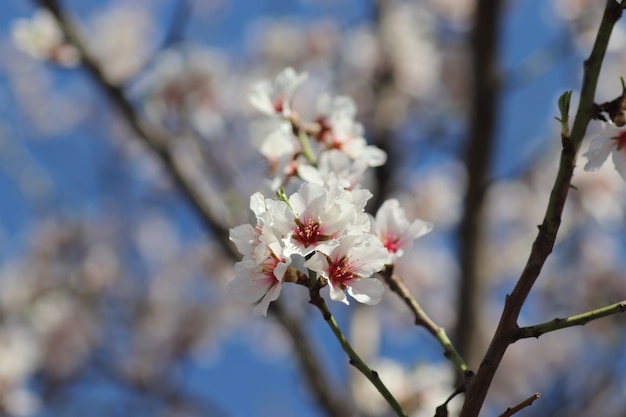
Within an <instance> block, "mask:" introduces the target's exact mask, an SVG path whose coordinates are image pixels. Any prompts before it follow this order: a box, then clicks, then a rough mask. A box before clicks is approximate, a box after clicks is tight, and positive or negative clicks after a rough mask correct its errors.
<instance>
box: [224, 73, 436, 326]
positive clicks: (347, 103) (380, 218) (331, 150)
mask: <svg viewBox="0 0 626 417" xmlns="http://www.w3.org/2000/svg"><path fill="white" fill-rule="evenodd" d="M306 79H307V75H306V73H297V72H296V71H295V70H293V69H292V68H287V69H286V70H284V71H283V72H281V73H280V74H279V75H278V76H277V77H276V79H275V80H274V81H273V82H270V81H262V82H259V83H257V84H255V85H254V86H253V87H252V92H251V95H250V102H251V103H252V105H253V106H254V107H255V108H256V109H257V110H259V111H260V112H261V114H262V115H263V116H264V119H263V120H261V121H260V122H259V123H258V124H257V125H255V127H254V144H255V145H256V147H257V149H258V150H259V152H260V153H261V154H262V155H263V156H264V157H265V158H266V160H267V162H268V166H269V173H270V176H271V177H270V181H269V183H268V189H269V190H270V192H272V193H273V194H274V195H272V196H271V197H268V196H265V195H263V193H261V192H257V193H255V194H253V195H252V197H251V199H250V209H251V210H252V212H253V213H254V216H255V222H254V224H243V225H240V226H238V227H235V228H233V229H231V232H230V238H231V240H232V241H233V242H234V243H235V245H236V246H237V249H238V250H239V252H240V253H241V254H242V255H243V259H242V260H241V261H240V262H238V263H237V264H236V266H235V270H236V273H237V276H236V278H235V279H234V280H233V281H232V282H231V283H230V285H229V292H230V294H231V295H232V296H234V297H235V298H237V299H239V300H242V301H246V302H250V303H255V304H256V305H255V307H254V313H255V314H257V315H265V314H266V313H267V309H268V307H269V303H270V302H272V301H274V300H276V299H277V298H278V296H279V294H280V290H281V286H282V283H283V282H284V281H285V277H286V273H287V271H288V269H289V268H296V269H297V270H300V271H302V272H304V273H306V274H311V273H314V274H315V276H316V277H320V278H321V279H322V282H323V283H324V284H327V285H328V287H329V293H330V298H331V299H332V300H335V301H341V302H343V303H345V304H348V299H347V296H346V292H347V293H348V294H349V295H350V296H351V297H352V298H354V299H355V300H357V301H358V302H361V303H364V304H369V305H372V304H377V303H378V302H379V301H380V300H381V298H382V296H383V293H384V287H383V285H382V283H381V282H380V281H379V280H378V279H377V278H375V277H374V275H375V274H376V273H378V272H380V271H381V270H382V269H383V268H384V267H385V265H392V264H394V263H395V260H396V259H397V258H398V257H400V256H402V254H403V253H404V251H406V250H407V249H409V248H410V247H411V245H412V243H413V240H414V239H416V238H418V237H420V236H422V235H424V234H426V233H428V232H429V231H430V230H431V229H432V225H431V224H430V223H427V222H423V221H421V220H415V221H414V222H412V223H411V222H409V221H408V219H407V218H406V215H405V213H404V211H403V210H402V208H401V207H400V205H399V202H398V201H397V200H395V199H391V200H387V201H386V202H384V203H383V204H382V206H381V207H380V209H379V211H378V213H377V214H376V217H372V216H370V215H368V214H367V213H365V206H366V204H367V201H368V200H369V199H370V197H372V193H371V192H370V191H369V190H367V189H364V188H361V180H362V178H363V175H364V173H365V171H366V170H367V168H369V167H376V166H380V165H382V164H383V163H384V162H385V160H386V154H385V152H384V151H382V150H381V149H379V148H377V147H375V146H372V145H368V144H367V141H366V140H365V138H364V137H363V127H362V125H361V124H359V123H358V122H356V121H355V120H354V117H355V115H356V106H355V104H354V102H353V101H352V100H351V99H350V98H348V97H343V96H338V97H330V96H328V95H322V96H321V97H320V99H319V100H318V105H317V114H316V116H315V120H314V121H313V122H311V123H304V122H303V121H302V120H300V117H299V115H298V113H297V112H296V111H295V110H294V109H293V97H294V95H295V93H296V91H297V89H298V87H299V86H300V85H301V84H302V83H304V82H305V81H306ZM286 189H290V190H291V189H293V190H294V191H293V192H292V193H290V194H289V195H288V194H287V192H286V191H285V190H286Z"/></svg>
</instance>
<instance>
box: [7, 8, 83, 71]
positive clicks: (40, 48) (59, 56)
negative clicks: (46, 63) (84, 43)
mask: <svg viewBox="0 0 626 417" xmlns="http://www.w3.org/2000/svg"><path fill="white" fill-rule="evenodd" d="M11 32H12V33H11V36H12V38H13V42H14V43H15V46H16V47H17V48H18V49H19V50H21V51H22V52H25V53H26V54H28V55H30V56H31V57H33V58H35V59H39V60H51V61H53V62H56V63H58V64H60V65H63V66H67V67H74V66H76V65H77V64H78V61H79V57H78V52H77V51H76V49H75V48H74V47H73V46H71V45H69V44H67V42H65V39H64V37H63V33H62V32H61V29H60V28H59V26H58V24H57V22H56V20H55V18H54V17H53V16H52V14H51V13H50V12H49V11H48V10H46V9H38V10H37V11H36V12H35V14H34V15H33V17H32V18H31V19H17V20H16V21H15V22H14V23H13V27H12V31H11Z"/></svg>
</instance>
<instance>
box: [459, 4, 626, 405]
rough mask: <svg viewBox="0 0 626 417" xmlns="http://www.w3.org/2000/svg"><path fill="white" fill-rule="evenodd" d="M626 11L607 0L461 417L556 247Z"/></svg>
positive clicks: (510, 337) (488, 376)
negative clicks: (551, 172) (523, 257)
mask: <svg viewBox="0 0 626 417" xmlns="http://www.w3.org/2000/svg"><path fill="white" fill-rule="evenodd" d="M621 15H622V6H621V5H620V4H619V3H617V2H616V1H615V0H607V3H606V8H605V10H604V15H603V18H602V22H601V24H600V28H599V29H598V35H597V37H596V41H595V43H594V46H593V49H592V51H591V54H590V56H589V58H588V59H587V60H586V61H585V63H584V74H583V83H582V90H581V96H580V103H579V106H578V112H577V113H576V118H575V120H574V124H573V127H572V130H571V135H570V136H569V137H567V136H563V137H562V143H563V150H562V152H561V159H560V164H559V171H558V173H557V176H556V179H555V182H554V186H553V188H552V192H551V194H550V200H549V203H548V206H547V209H546V214H545V216H544V219H543V223H542V224H541V225H540V226H539V233H538V235H537V238H536V239H535V242H534V243H533V246H532V249H531V253H530V256H529V258H528V262H527V264H526V266H525V268H524V270H523V272H522V274H521V276H520V278H519V280H518V281H517V284H516V285H515V288H514V289H513V291H512V293H511V295H510V296H507V298H506V301H505V304H504V310H503V312H502V316H501V317H500V322H499V323H498V327H497V329H496V332H495V334H494V336H493V339H492V340H491V344H490V345H489V349H488V350H487V353H486V354H485V357H484V358H483V360H482V362H481V365H480V367H479V369H478V371H477V373H476V376H475V377H474V378H473V380H472V381H471V382H470V384H469V385H468V387H467V395H466V400H465V404H464V405H463V410H462V411H461V416H460V417H476V416H478V413H479V412H480V409H481V408H482V405H483V402H484V401H485V397H486V396H487V391H488V390H489V387H490V386H491V382H492V380H493V377H494V375H495V373H496V370H497V369H498V367H499V365H500V362H501V361H502V358H503V356H504V353H505V352H506V350H507V348H508V346H509V345H510V344H511V343H513V342H514V341H515V336H516V334H517V329H518V326H517V319H518V317H519V314H520V311H521V309H522V306H523V305H524V302H525V301H526V298H527V296H528V294H529V293H530V290H531V289H532V287H533V285H534V283H535V281H536V280H537V278H538V276H539V273H540V272H541V269H542V268H543V265H544V263H545V261H546V259H547V258H548V256H549V255H550V253H551V252H552V248H553V247H554V242H555V241H556V236H557V233H558V230H559V226H560V224H561V215H562V213H563V207H564V206H565V201H566V199H567V194H568V192H569V189H570V184H571V180H572V175H573V172H574V166H575V163H576V158H577V155H578V151H579V149H580V145H581V142H582V140H583V137H584V136H585V132H586V130H587V125H588V124H589V121H590V120H591V117H592V116H593V115H594V110H595V108H594V106H595V104H594V97H595V92H596V86H597V83H598V77H599V74H600V68H601V66H602V61H603V59H604V55H605V52H606V48H607V46H608V43H609V38H610V36H611V32H612V30H613V26H614V25H615V23H616V22H617V21H618V20H619V19H620V17H621Z"/></svg>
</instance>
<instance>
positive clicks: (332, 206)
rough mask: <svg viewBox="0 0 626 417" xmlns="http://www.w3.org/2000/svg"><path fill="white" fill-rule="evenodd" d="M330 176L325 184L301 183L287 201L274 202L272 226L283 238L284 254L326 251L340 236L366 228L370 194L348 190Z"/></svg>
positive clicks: (306, 253)
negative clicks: (364, 209)
mask: <svg viewBox="0 0 626 417" xmlns="http://www.w3.org/2000/svg"><path fill="white" fill-rule="evenodd" d="M332 178H333V179H331V180H329V181H328V182H326V183H325V184H324V185H320V184H310V183H305V184H302V185H301V186H300V188H299V189H298V191H297V192H296V193H294V194H292V195H291V196H290V197H289V199H288V203H284V202H280V201H279V202H275V203H276V204H274V206H273V210H272V216H273V219H274V222H273V227H274V228H275V230H276V232H275V233H276V234H277V235H280V236H283V237H284V243H285V250H284V252H283V253H284V254H285V255H286V256H290V255H291V254H294V253H297V254H300V255H302V256H307V255H308V254H310V253H312V252H313V251H320V252H322V253H325V254H329V253H330V252H331V251H332V250H333V248H335V247H336V246H337V245H339V240H338V239H339V238H340V237H342V236H344V235H347V234H362V233H364V232H367V231H368V230H369V222H368V221H367V216H366V215H365V214H364V213H363V208H364V207H365V202H366V201H367V199H368V198H369V197H371V194H370V193H369V192H368V191H367V190H359V191H353V192H348V191H346V190H344V189H343V188H341V187H340V186H339V184H338V182H337V180H336V179H334V176H333V177H332ZM281 203H282V204H281Z"/></svg>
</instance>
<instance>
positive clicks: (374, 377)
mask: <svg viewBox="0 0 626 417" xmlns="http://www.w3.org/2000/svg"><path fill="white" fill-rule="evenodd" d="M310 296H311V300H310V301H309V303H311V304H313V305H314V306H315V307H317V308H318V310H319V311H320V312H321V313H322V316H323V317H324V320H325V321H326V323H327V324H328V326H329V327H330V329H331V330H332V332H333V334H334V335H335V337H336V338H337V340H338V341H339V344H340V345H341V348H342V349H343V351H344V352H346V354H347V355H348V358H349V359H350V365H352V366H354V367H355V368H357V369H358V370H359V371H361V373H362V374H363V375H365V377H366V378H367V379H368V380H369V381H370V382H371V383H372V385H374V386H375V387H376V389H377V390H378V392H380V394H381V395H382V396H383V398H384V399H385V400H386V401H387V403H388V404H389V406H390V407H391V408H392V409H393V411H394V412H395V413H396V415H397V416H398V417H407V414H406V412H405V411H404V410H403V409H402V406H401V405H400V404H399V403H398V400H396V399H395V397H394V396H393V395H392V394H391V392H389V389H387V387H386V386H385V384H384V383H383V381H382V380H381V379H380V377H379V376H378V373H377V372H376V371H375V370H373V369H371V368H370V367H369V366H367V365H366V364H365V362H363V360H362V359H361V357H360V356H359V355H358V354H357V353H356V352H355V351H354V349H353V348H352V346H351V345H350V342H348V340H347V339H346V337H345V336H344V334H343V333H342V331H341V329H340V328H339V326H338V325H337V322H336V321H335V318H334V317H333V315H332V313H331V312H330V310H329V309H328V306H327V305H326V302H325V301H324V299H323V298H322V297H321V295H320V293H319V287H312V288H310Z"/></svg>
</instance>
